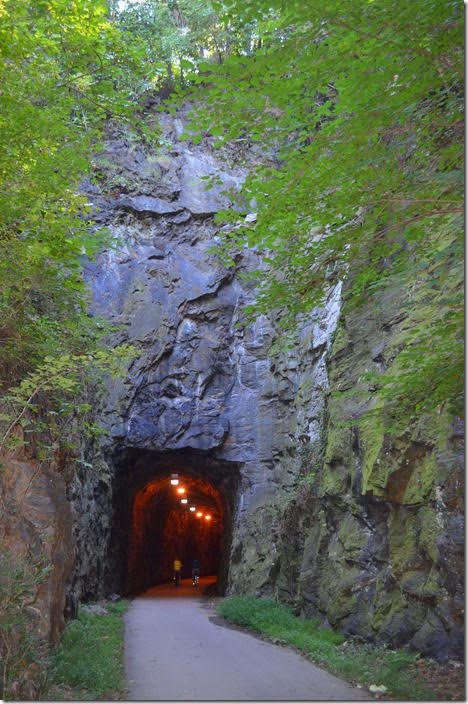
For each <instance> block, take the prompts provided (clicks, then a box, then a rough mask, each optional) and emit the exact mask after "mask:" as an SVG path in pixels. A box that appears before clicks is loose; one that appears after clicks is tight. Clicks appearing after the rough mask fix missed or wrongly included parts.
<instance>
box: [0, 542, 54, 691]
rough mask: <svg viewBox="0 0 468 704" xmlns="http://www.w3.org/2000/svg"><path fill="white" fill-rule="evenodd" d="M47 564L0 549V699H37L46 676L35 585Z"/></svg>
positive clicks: (4, 546) (37, 584)
mask: <svg viewBox="0 0 468 704" xmlns="http://www.w3.org/2000/svg"><path fill="white" fill-rule="evenodd" d="M48 571H49V568H48V567H47V566H45V565H44V564H43V562H42V561H40V560H37V559H36V560H34V559H31V558H30V557H29V558H26V557H21V556H18V555H13V553H12V551H11V550H10V549H9V548H8V546H6V545H4V544H2V545H1V549H0V663H1V666H0V667H1V669H0V699H15V700H21V699H38V698H39V697H40V694H41V691H42V688H43V686H44V683H45V680H46V669H47V646H46V643H45V642H44V640H43V639H41V637H40V636H39V634H38V630H39V625H40V619H41V614H40V611H39V609H38V608H37V607H36V602H37V595H38V588H39V586H40V584H41V583H42V581H43V580H44V578H45V577H46V575H47V573H48Z"/></svg>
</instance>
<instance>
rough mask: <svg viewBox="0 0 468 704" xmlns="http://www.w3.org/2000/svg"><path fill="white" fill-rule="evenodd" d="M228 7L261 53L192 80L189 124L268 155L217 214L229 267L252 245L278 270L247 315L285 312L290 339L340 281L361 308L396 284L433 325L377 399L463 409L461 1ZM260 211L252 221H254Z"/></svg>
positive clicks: (399, 361)
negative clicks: (197, 104) (195, 98)
mask: <svg viewBox="0 0 468 704" xmlns="http://www.w3.org/2000/svg"><path fill="white" fill-rule="evenodd" d="M220 5H221V4H220V3H219V4H218V6H220ZM223 7H224V9H225V12H226V14H227V15H228V16H229V17H231V18H232V19H233V21H236V22H239V21H240V20H241V18H242V19H243V20H244V21H248V22H252V21H255V22H257V26H258V31H259V35H261V42H260V44H261V47H260V48H259V49H258V50H257V51H256V52H255V53H254V55H252V56H243V55H238V56H231V57H230V58H229V59H228V60H227V61H226V62H225V63H224V64H223V66H221V67H216V66H214V65H212V64H211V65H208V64H207V65H203V64H202V65H200V66H199V69H200V72H199V73H198V72H193V73H192V74H191V75H189V78H190V79H191V80H192V81H194V83H195V84H196V87H195V88H194V89H193V91H192V92H193V94H195V93H196V92H197V91H199V90H200V85H203V84H207V85H206V87H207V89H209V92H208V93H207V95H206V98H205V97H204V101H203V107H202V108H201V109H199V110H197V111H196V112H195V113H194V115H193V120H192V123H191V125H190V126H189V127H190V130H191V131H192V132H198V133H199V134H204V133H209V134H211V135H214V136H215V137H217V145H218V146H220V145H222V144H224V143H226V142H231V143H232V142H233V141H234V142H236V143H237V144H244V145H246V147H247V146H248V145H250V144H252V143H256V142H258V143H260V144H261V145H262V147H263V149H264V151H265V153H267V154H268V157H269V159H268V161H269V163H268V161H266V162H265V163H264V164H261V165H259V166H258V167H257V168H255V169H253V170H252V171H251V173H250V174H249V176H248V177H247V180H246V182H245V186H244V189H243V191H242V193H241V195H240V198H239V202H238V204H237V205H236V206H235V207H234V208H232V209H230V210H227V211H224V212H222V213H220V214H219V219H220V221H222V222H225V223H231V224H232V227H231V231H230V233H229V234H228V235H226V237H225V241H224V245H223V247H221V249H220V252H219V253H220V256H221V257H222V258H223V260H224V261H225V262H226V263H228V264H231V265H233V264H234V255H235V253H236V252H237V251H239V250H240V249H241V248H242V247H244V246H249V247H255V248H257V250H258V251H259V252H260V253H262V254H263V258H264V263H265V264H267V265H268V266H267V267H263V268H260V269H259V270H258V271H256V272H253V273H252V274H250V278H251V279H252V280H254V281H255V282H256V283H257V286H258V289H257V290H258V295H257V301H256V303H255V304H254V305H253V306H251V307H249V308H248V309H247V311H246V313H247V319H249V318H254V317H256V316H258V315H259V314H260V313H264V312H266V311H270V310H275V311H277V313H278V316H279V317H280V318H281V320H280V326H281V327H282V328H283V329H284V330H285V331H286V332H289V331H291V330H294V329H295V328H296V327H297V325H298V324H299V325H300V324H301V321H303V320H304V319H305V318H307V317H308V316H310V315H313V313H314V310H315V309H316V306H317V305H318V304H320V302H321V300H322V297H323V295H324V291H327V290H328V289H329V288H330V286H333V284H334V283H335V282H336V281H337V280H338V279H343V278H344V279H346V278H349V293H348V296H349V300H348V305H353V306H359V305H361V304H362V303H363V302H367V301H369V300H372V299H373V297H374V296H375V294H376V292H377V291H378V290H379V289H381V288H382V287H386V286H393V287H398V288H400V289H401V291H402V308H403V310H404V311H405V310H407V309H408V308H410V307H411V306H412V305H416V306H418V305H419V301H416V303H415V301H414V294H415V291H416V292H419V293H420V294H421V295H422V297H423V299H424V311H425V313H426V319H425V320H417V321H414V323H415V324H414V326H410V325H409V326H408V327H407V331H408V334H407V336H406V338H405V339H402V340H401V345H400V350H398V351H397V353H396V356H397V358H396V359H395V366H393V365H392V366H391V367H390V368H389V369H388V370H387V371H386V373H385V374H384V375H383V376H381V377H380V378H379V385H380V388H381V389H382V394H383V395H385V397H386V399H387V400H390V399H391V400H392V402H393V403H394V404H395V406H396V407H397V408H399V411H398V412H399V413H400V415H401V417H402V418H404V419H405V420H408V419H409V418H410V417H411V415H420V414H421V413H423V412H425V411H427V410H430V409H432V408H434V407H437V406H439V405H440V404H441V403H443V402H447V401H450V402H451V403H452V406H453V408H452V410H453V411H458V410H460V407H461V392H462V384H461V377H460V369H461V365H462V364H463V334H462V315H463V307H462V304H463V287H462V285H461V283H460V282H461V280H462V275H463V270H462V251H463V250H462V247H463V239H462V233H463V220H462V217H463V214H462V213H463V206H462V202H463V140H462V135H463V109H464V106H463V60H462V59H463V8H462V6H461V5H460V4H459V3H458V2H455V0H444V1H443V2H433V0H415V2H413V3H407V2H404V1H403V0H379V2H374V1H373V0H359V1H358V2H356V1H355V0H346V1H345V2H342V0H332V1H331V2H328V3H327V4H326V6H324V4H323V3H318V2H307V3H302V2H299V0H291V2H288V3H283V2H282V1H281V0H272V1H271V2H270V0H268V2H267V1H266V0H249V2H243V1H242V2H241V1H240V0H226V2H224V3H223ZM201 71H209V76H208V77H205V76H204V75H203V74H202V73H201ZM208 84H209V85H208ZM197 139H199V135H197ZM272 162H274V163H273V165H272ZM253 203H255V205H252V204H253ZM246 204H251V207H249V206H246ZM252 209H255V211H256V218H255V219H254V218H252V217H246V216H248V215H249V214H250V211H251V210H252ZM454 282H456V284H455V283H454ZM431 340H432V344H431V343H430V341H431ZM415 392H416V394H415ZM413 394H415V395H414V403H412V398H413ZM402 404H404V407H403V405H402Z"/></svg>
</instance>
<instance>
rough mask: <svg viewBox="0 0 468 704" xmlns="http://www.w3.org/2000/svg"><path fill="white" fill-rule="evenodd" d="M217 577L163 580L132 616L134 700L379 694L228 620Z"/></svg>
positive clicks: (128, 651) (128, 650) (129, 640)
mask: <svg viewBox="0 0 468 704" xmlns="http://www.w3.org/2000/svg"><path fill="white" fill-rule="evenodd" d="M215 579H216V578H215V577H213V576H212V577H202V578H201V580H200V584H199V585H198V587H193V586H192V582H191V580H190V579H185V580H182V583H181V585H180V587H177V588H175V587H174V586H172V585H171V584H162V585H159V586H156V587H153V588H151V589H149V590H147V591H146V592H144V593H143V594H141V595H140V596H138V597H137V598H135V599H134V600H133V601H132V603H131V605H130V608H129V610H128V611H127V613H126V616H125V673H126V681H127V689H128V694H127V695H126V697H125V698H126V700H127V701H333V700H335V701H362V700H367V699H371V697H370V696H369V695H367V694H366V693H364V692H363V691H362V690H359V689H356V688H353V687H351V686H350V685H347V684H346V683H344V682H342V681H341V680H339V679H338V678H337V677H334V676H333V675H330V674H329V673H327V672H325V671H324V670H322V669H320V668H319V667H317V666H315V665H313V664H312V663H311V662H310V661H308V660H306V658H304V657H302V656H301V655H299V654H297V653H296V652H294V651H293V650H291V649H289V648H284V647H281V646H277V645H273V644H271V643H267V642H265V641H263V640H261V639H260V638H257V637H256V636H253V635H251V634H250V633H247V632H244V631H241V630H239V629H237V628H231V627H228V626H227V625H225V624H224V622H222V621H221V619H220V618H219V617H217V616H216V612H215V610H214V607H213V600H210V599H208V598H207V593H208V594H209V593H210V589H211V587H212V585H213V584H214V582H215Z"/></svg>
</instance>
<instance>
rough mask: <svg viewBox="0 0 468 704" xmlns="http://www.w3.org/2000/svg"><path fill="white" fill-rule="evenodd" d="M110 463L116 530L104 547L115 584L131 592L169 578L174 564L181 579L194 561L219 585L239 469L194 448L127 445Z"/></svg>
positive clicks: (225, 563)
mask: <svg viewBox="0 0 468 704" xmlns="http://www.w3.org/2000/svg"><path fill="white" fill-rule="evenodd" d="M116 466H117V469H118V471H117V476H118V481H117V488H116V507H115V521H114V525H115V529H114V535H113V549H112V551H111V560H112V561H113V562H111V565H113V566H112V569H113V572H114V574H115V575H116V587H115V588H116V590H117V591H120V592H121V593H123V594H125V595H127V596H136V595H138V594H140V593H142V592H143V591H144V590H146V589H148V588H150V587H152V586H154V585H157V584H163V583H165V582H169V581H170V580H171V578H172V575H173V563H174V561H175V560H176V559H177V560H180V561H181V562H182V578H189V577H191V574H192V563H193V561H194V560H197V561H198V562H199V564H200V574H201V576H206V575H216V576H217V587H218V591H219V593H222V592H223V589H224V587H225V584H226V575H227V570H228V565H229V550H230V541H231V534H232V520H233V511H234V504H235V501H236V491H237V484H238V471H237V467H236V465H235V464H233V463H222V462H220V461H218V460H214V459H213V458H211V457H210V456H208V455H207V454H203V453H198V454H197V453H195V452H165V453H155V452H149V451H136V450H135V451H133V452H132V453H129V454H128V455H127V456H126V457H124V458H123V459H122V460H121V463H120V465H118V464H117V465H116Z"/></svg>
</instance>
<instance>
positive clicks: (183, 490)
mask: <svg viewBox="0 0 468 704" xmlns="http://www.w3.org/2000/svg"><path fill="white" fill-rule="evenodd" d="M177 493H178V494H185V489H184V487H183V486H179V488H178V489H177Z"/></svg>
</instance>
